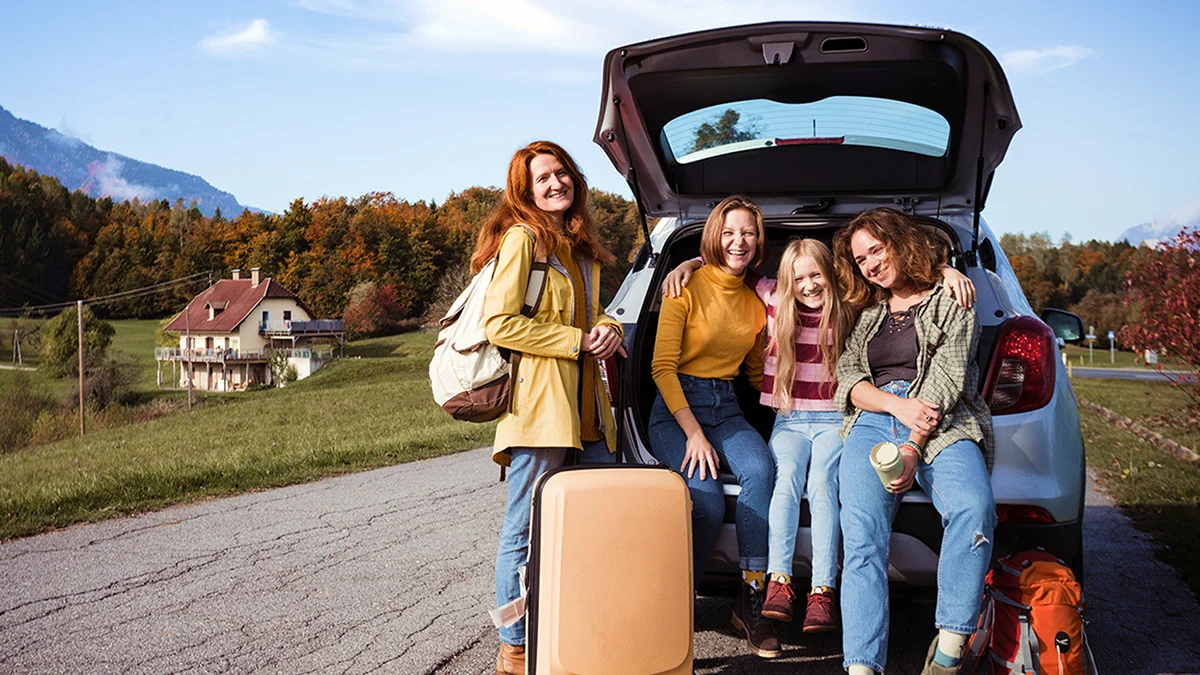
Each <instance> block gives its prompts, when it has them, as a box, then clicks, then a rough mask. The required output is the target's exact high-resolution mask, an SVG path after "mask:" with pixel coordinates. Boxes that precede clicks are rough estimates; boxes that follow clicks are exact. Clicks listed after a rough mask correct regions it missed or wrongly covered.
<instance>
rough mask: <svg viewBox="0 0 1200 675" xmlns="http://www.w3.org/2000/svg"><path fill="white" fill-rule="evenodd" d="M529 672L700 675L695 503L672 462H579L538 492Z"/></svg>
mask: <svg viewBox="0 0 1200 675" xmlns="http://www.w3.org/2000/svg"><path fill="white" fill-rule="evenodd" d="M532 511H533V515H532V521H531V532H530V538H529V541H530V557H529V572H528V576H529V579H528V583H529V613H528V616H527V621H528V625H527V643H528V649H527V650H526V655H527V657H528V659H529V661H528V666H527V667H528V672H529V673H530V674H531V675H564V674H567V673H570V674H571V675H609V674H613V675H617V674H619V675H659V674H666V673H671V674H682V673H691V672H692V637H693V634H694V624H693V621H694V616H693V609H694V605H695V594H694V590H693V580H692V500H691V497H690V496H689V495H688V489H687V484H686V483H685V482H684V480H683V478H682V477H681V476H680V475H679V474H677V473H675V472H674V471H671V470H670V469H668V468H666V467H661V466H660V467H653V466H634V465H628V464H618V465H610V466H604V467H594V466H591V467H589V466H573V467H564V468H562V469H557V470H554V471H549V472H547V473H546V474H545V475H543V476H542V477H541V478H540V479H539V481H538V483H537V485H536V487H535V488H534V496H533V508H532Z"/></svg>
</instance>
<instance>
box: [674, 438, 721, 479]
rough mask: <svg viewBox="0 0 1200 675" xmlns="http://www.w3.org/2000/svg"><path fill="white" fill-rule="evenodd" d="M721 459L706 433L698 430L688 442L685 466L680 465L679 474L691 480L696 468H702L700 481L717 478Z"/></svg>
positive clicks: (684, 458) (684, 460) (684, 459)
mask: <svg viewBox="0 0 1200 675" xmlns="http://www.w3.org/2000/svg"><path fill="white" fill-rule="evenodd" d="M720 462H721V460H720V458H719V457H717V451H716V450H714V449H713V446H712V444H711V443H709V442H708V439H707V438H705V436H704V432H703V431H699V430H697V431H696V432H694V433H693V434H692V435H691V436H688V440H687V454H686V455H684V457H683V464H680V465H679V473H682V474H683V475H685V476H687V477H688V478H691V477H692V476H693V475H695V473H696V467H697V466H699V467H700V480H707V479H708V478H712V479H714V480H716V478H717V466H719V465H720Z"/></svg>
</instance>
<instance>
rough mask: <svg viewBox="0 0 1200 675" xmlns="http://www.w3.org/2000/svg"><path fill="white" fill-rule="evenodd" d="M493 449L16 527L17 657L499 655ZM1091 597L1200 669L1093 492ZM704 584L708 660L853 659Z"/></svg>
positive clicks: (1195, 630) (1120, 646)
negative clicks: (732, 610) (766, 633)
mask: <svg viewBox="0 0 1200 675" xmlns="http://www.w3.org/2000/svg"><path fill="white" fill-rule="evenodd" d="M496 477H497V471H496V469H495V466H494V465H493V464H492V463H491V461H490V460H489V457H488V451H487V450H486V449H485V450H475V451H470V452H465V453H461V454H457V455H452V456H449V457H441V458H437V459H430V460H424V461H420V462H414V463H411V464H404V465H399V466H395V467H389V468H385V469H379V470H375V471H370V472H365V473H359V474H354V475H347V476H340V477H336V478H329V479H326V480H322V481H319V482H315V483H309V484H306V485H297V486H292V487H288V488H282V489H277V490H270V491H264V492H258V493H253V494H247V495H242V496H238V497H231V498H225V499H218V500H212V501H208V502H204V503H200V504H194V505H190V506H182V507H174V508H169V509H165V510H162V511H157V512H154V513H149V514H145V515H142V516H138V517H135V518H125V519H120V520H112V521H107V522H103V523H97V524H91V525H82V526H77V527H73V528H69V529H66V530H62V531H58V532H53V533H49V534H44V535H40V536H36V537H30V538H27V539H21V540H16V541H10V542H6V543H3V544H0V570H2V572H3V574H2V581H3V583H2V585H0V672H3V673H156V674H157V673H223V672H234V673H248V672H269V673H369V672H381V673H415V674H425V673H448V674H468V673H469V674H481V673H482V674H486V673H491V672H493V668H494V659H495V648H496V647H495V645H496V640H495V633H494V629H493V628H492V627H491V624H490V622H489V621H488V618H487V616H486V610H487V609H490V608H491V606H492V604H493V585H492V574H493V571H492V570H493V560H494V556H495V546H496V537H497V533H498V532H499V527H500V520H501V517H502V509H503V503H504V491H505V489H506V488H505V486H504V485H502V484H500V483H498V482H497V481H496ZM1086 518H1087V520H1086V523H1087V525H1086V529H1087V532H1086V541H1087V548H1088V550H1087V554H1088V574H1089V577H1088V583H1087V595H1088V602H1089V618H1090V619H1091V621H1092V624H1091V626H1090V628H1089V634H1090V638H1091V641H1092V644H1093V649H1094V651H1095V653H1096V656H1097V660H1098V661H1099V665H1100V672H1101V673H1105V674H1106V675H1108V674H1112V673H1121V674H1123V675H1154V674H1156V673H1200V610H1198V608H1197V604H1196V600H1195V598H1194V597H1193V596H1192V594H1191V593H1190V591H1189V590H1188V589H1187V587H1186V586H1185V585H1184V584H1183V583H1182V582H1181V581H1180V579H1179V577H1178V575H1177V574H1176V573H1175V572H1174V571H1173V570H1172V569H1171V568H1169V567H1167V566H1166V565H1164V564H1163V563H1161V562H1159V561H1157V560H1156V559H1155V558H1154V556H1153V552H1152V548H1151V546H1150V544H1149V543H1148V541H1147V538H1146V537H1145V536H1144V535H1141V534H1140V533H1138V532H1136V531H1135V530H1133V528H1132V527H1131V526H1130V525H1129V523H1128V521H1127V520H1125V518H1124V517H1123V516H1121V515H1120V513H1119V511H1117V509H1116V508H1115V507H1113V506H1112V503H1111V502H1110V501H1108V500H1107V498H1106V497H1105V496H1104V495H1103V494H1101V493H1099V492H1097V491H1095V490H1090V491H1089V495H1088V513H1087V517H1086ZM729 606H730V605H729V600H728V599H727V598H719V597H718V598H709V597H704V598H701V599H700V600H699V601H698V603H697V612H696V628H697V635H696V672H697V673H783V672H789V673H790V672H807V673H814V674H825V673H828V674H830V675H833V674H835V673H840V672H841V668H840V664H841V655H840V639H839V638H838V636H837V635H836V634H834V635H826V636H818V637H816V638H815V639H814V638H813V637H811V636H803V635H802V634H801V633H800V632H799V631H798V630H795V629H794V628H793V627H791V626H785V627H784V630H783V631H782V637H783V639H784V642H785V646H786V648H787V651H786V652H785V655H784V657H783V658H781V659H778V660H775V661H773V662H764V661H761V660H759V659H757V658H756V657H753V656H750V655H748V654H747V652H746V651H745V649H744V648H743V646H742V644H741V642H740V641H739V640H738V639H737V637H736V636H735V635H734V634H733V632H732V630H731V629H730V628H729V627H728V613H729ZM932 613H933V609H932V606H931V605H930V604H929V603H928V602H920V601H907V600H904V599H902V598H898V599H896V600H895V601H894V602H893V617H892V625H893V634H892V647H891V661H892V662H891V666H890V667H889V671H888V672H889V675H892V674H898V675H917V674H918V673H919V672H920V661H921V658H922V657H923V656H924V652H925V649H926V647H927V646H928V644H929V640H930V639H932V635H933V629H932Z"/></svg>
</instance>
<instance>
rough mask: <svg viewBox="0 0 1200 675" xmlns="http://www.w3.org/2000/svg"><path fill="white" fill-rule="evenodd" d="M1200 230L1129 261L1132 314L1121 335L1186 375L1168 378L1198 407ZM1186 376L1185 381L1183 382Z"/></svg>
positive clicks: (1199, 379) (1185, 232) (1160, 363)
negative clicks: (1178, 366) (1165, 358)
mask: <svg viewBox="0 0 1200 675" xmlns="http://www.w3.org/2000/svg"><path fill="white" fill-rule="evenodd" d="M1198 257H1200V231H1191V232H1188V231H1186V230H1185V231H1183V232H1180V233H1179V234H1178V235H1176V236H1175V238H1174V240H1172V241H1171V242H1169V243H1165V244H1159V245H1158V246H1157V247H1155V248H1153V249H1150V250H1148V251H1147V252H1146V255H1144V256H1142V257H1141V258H1140V259H1139V260H1137V261H1136V262H1135V263H1134V267H1133V269H1132V270H1131V271H1130V273H1129V278H1128V282H1127V283H1128V287H1129V295H1130V300H1131V301H1132V303H1133V304H1134V306H1135V314H1134V318H1133V319H1132V321H1131V323H1130V325H1129V326H1127V327H1126V328H1125V329H1124V330H1123V331H1122V339H1123V340H1125V341H1126V342H1128V343H1129V344H1131V345H1134V346H1135V347H1136V348H1137V349H1138V350H1139V351H1140V350H1142V349H1153V350H1156V351H1157V352H1158V353H1159V354H1162V355H1167V356H1169V357H1170V358H1171V360H1172V361H1173V362H1174V363H1176V364H1184V365H1185V366H1186V370H1187V372H1188V374H1189V376H1190V378H1172V377H1168V379H1170V380H1171V381H1172V383H1173V384H1174V385H1175V386H1176V387H1178V388H1180V389H1181V390H1183V391H1185V392H1187V393H1188V395H1189V396H1191V397H1192V401H1193V402H1194V406H1195V407H1196V408H1198V409H1200V312H1198V311H1197V309H1196V308H1197V298H1200V262H1198V261H1197V258H1198ZM1158 367H1159V370H1160V371H1161V370H1162V368H1163V366H1162V362H1161V361H1160V362H1159V366H1158ZM1188 379H1190V381H1188Z"/></svg>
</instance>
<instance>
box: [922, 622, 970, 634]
mask: <svg viewBox="0 0 1200 675" xmlns="http://www.w3.org/2000/svg"><path fill="white" fill-rule="evenodd" d="M933 625H934V626H935V627H936V628H937V629H938V630H948V631H950V632H951V633H958V634H959V635H972V634H974V633H975V629H976V628H978V626H966V625H961V626H960V625H955V624H952V623H937V622H934V624H933Z"/></svg>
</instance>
